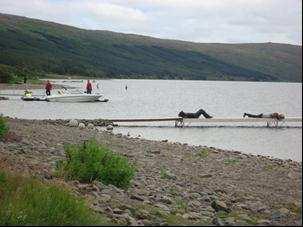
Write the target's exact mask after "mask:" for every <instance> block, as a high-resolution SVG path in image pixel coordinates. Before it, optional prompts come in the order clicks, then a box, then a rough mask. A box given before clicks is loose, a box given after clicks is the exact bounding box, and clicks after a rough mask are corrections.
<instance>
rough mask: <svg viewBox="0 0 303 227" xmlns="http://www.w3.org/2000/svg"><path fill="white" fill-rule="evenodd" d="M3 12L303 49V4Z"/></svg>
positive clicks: (13, 7) (168, 1)
mask: <svg viewBox="0 0 303 227" xmlns="http://www.w3.org/2000/svg"><path fill="white" fill-rule="evenodd" d="M0 12H3V13H9V14H16V15H22V16H28V17H32V18H38V19H42V20H49V21H54V22H58V23H63V24H68V25H73V26H77V27H81V28H86V29H100V30H111V31H116V32H124V33H134V34H142V35H150V36H154V37H159V38H168V39H181V40H187V41H195V42H208V43H209V42H221V43H226V42H227V43H242V42H280V43H292V44H300V45H301V44H302V41H301V40H302V35H301V33H302V22H301V18H302V2H301V1H300V0H287V1H286V0H266V1H264V0H250V1H247V0H186V1H185V0H108V1H105V0H87V1H82V0H27V1H23V0H1V1H0Z"/></svg>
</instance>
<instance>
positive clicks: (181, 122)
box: [104, 117, 302, 127]
mask: <svg viewBox="0 0 303 227" xmlns="http://www.w3.org/2000/svg"><path fill="white" fill-rule="evenodd" d="M104 120H106V121H108V122H112V123H117V122H160V121H166V122H170V121H173V122H175V127H184V126H185V124H190V123H236V122H238V123H243V122H252V123H254V122H264V123H266V126H267V127H270V126H274V127H277V126H278V125H279V123H285V122H302V118H299V117H289V118H285V119H283V120H277V119H275V118H182V117H167V118H133V119H104Z"/></svg>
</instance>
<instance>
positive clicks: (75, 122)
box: [68, 119, 78, 127]
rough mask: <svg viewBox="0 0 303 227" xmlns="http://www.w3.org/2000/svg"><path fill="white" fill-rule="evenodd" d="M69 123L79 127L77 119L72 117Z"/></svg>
mask: <svg viewBox="0 0 303 227" xmlns="http://www.w3.org/2000/svg"><path fill="white" fill-rule="evenodd" d="M68 125H69V126H71V127H77V126H78V121H77V120H75V119H72V120H70V121H69V122H68Z"/></svg>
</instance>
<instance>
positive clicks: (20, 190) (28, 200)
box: [0, 171, 106, 225]
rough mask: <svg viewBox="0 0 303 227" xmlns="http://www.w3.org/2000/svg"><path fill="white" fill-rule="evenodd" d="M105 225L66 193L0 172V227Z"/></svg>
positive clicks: (32, 180) (40, 183)
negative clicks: (20, 226)
mask: <svg viewBox="0 0 303 227" xmlns="http://www.w3.org/2000/svg"><path fill="white" fill-rule="evenodd" d="M102 224H103V225H105V224H106V220H105V218H104V217H102V216H100V215H97V214H95V213H93V211H91V210H90V209H89V208H88V207H87V206H86V204H85V202H84V200H82V199H79V198H76V197H75V196H73V195H72V194H71V193H70V192H69V191H68V190H67V189H62V187H61V188H59V187H58V186H54V185H51V184H47V183H42V182H40V181H38V180H36V179H33V178H29V177H22V176H19V175H12V174H11V173H6V172H4V171H0V225H102Z"/></svg>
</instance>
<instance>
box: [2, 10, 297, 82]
mask: <svg viewBox="0 0 303 227" xmlns="http://www.w3.org/2000/svg"><path fill="white" fill-rule="evenodd" d="M301 61H302V46H296V45H289V44H277V43H260V44H218V43H212V44H204V43H193V42H184V41H176V40H165V39H156V38H152V37H147V36H139V35H132V34H122V33H115V32H109V31H93V30H84V29H79V28H75V27H71V26H66V25H61V24H56V23H52V22H46V21H41V20H36V19H29V18H26V17H19V16H13V15H7V14H0V64H2V65H9V66H13V67H17V68H26V69H27V70H33V71H35V72H39V73H56V74H64V75H67V74H68V75H78V76H85V77H100V78H161V79H197V80H205V79H211V80H251V81H291V82H301V81H302V63H301ZM0 76H1V75H0Z"/></svg>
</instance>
